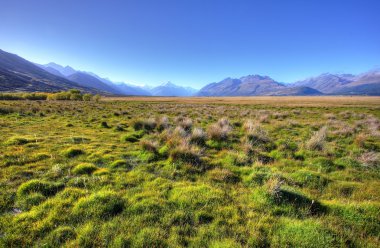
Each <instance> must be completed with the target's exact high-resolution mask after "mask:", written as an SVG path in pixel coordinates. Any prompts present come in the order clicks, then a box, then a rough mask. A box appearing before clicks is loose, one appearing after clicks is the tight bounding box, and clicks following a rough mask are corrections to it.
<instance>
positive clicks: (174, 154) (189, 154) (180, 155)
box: [170, 143, 202, 165]
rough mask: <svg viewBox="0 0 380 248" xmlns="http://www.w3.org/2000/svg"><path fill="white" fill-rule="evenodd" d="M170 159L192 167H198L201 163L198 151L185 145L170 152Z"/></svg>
mask: <svg viewBox="0 0 380 248" xmlns="http://www.w3.org/2000/svg"><path fill="white" fill-rule="evenodd" d="M170 158H171V160H172V161H174V162H176V161H180V162H184V163H189V164H192V165H200V164H201V162H202V161H201V152H200V150H199V149H197V148H195V147H193V146H190V145H188V144H186V143H184V144H182V145H180V146H178V147H176V148H174V149H173V150H171V151H170Z"/></svg>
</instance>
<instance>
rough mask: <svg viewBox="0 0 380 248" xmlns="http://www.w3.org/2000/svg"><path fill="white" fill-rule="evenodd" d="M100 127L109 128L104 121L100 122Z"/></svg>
mask: <svg viewBox="0 0 380 248" xmlns="http://www.w3.org/2000/svg"><path fill="white" fill-rule="evenodd" d="M100 127H102V128H110V126H109V125H108V123H107V122H106V121H102V122H101V123H100Z"/></svg>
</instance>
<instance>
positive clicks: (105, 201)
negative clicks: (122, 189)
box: [73, 191, 124, 219]
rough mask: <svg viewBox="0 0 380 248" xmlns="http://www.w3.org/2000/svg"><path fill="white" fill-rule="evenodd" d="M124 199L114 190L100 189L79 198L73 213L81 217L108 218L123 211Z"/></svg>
mask: <svg viewBox="0 0 380 248" xmlns="http://www.w3.org/2000/svg"><path fill="white" fill-rule="evenodd" d="M123 209H124V201H123V199H122V198H121V197H120V196H119V195H118V194H116V193H115V192H112V191H100V192H97V193H94V194H92V195H90V196H88V197H84V198H81V199H79V200H78V201H77V202H76V203H75V205H74V207H73V215H74V216H75V217H77V218H79V219H81V218H102V219H107V218H110V217H112V216H115V215H117V214H119V213H121V212H122V211H123Z"/></svg>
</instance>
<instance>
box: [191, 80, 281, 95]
mask: <svg viewBox="0 0 380 248" xmlns="http://www.w3.org/2000/svg"><path fill="white" fill-rule="evenodd" d="M285 88H286V86H284V85H283V84H280V83H278V82H276V81H274V80H273V79H272V78H270V77H268V76H260V75H249V76H246V77H241V78H240V79H233V78H226V79H224V80H222V81H220V82H219V83H212V84H209V85H206V86H205V87H203V88H202V89H201V90H200V91H199V92H198V93H197V96H258V95H272V94H274V93H275V92H276V91H278V90H283V89H285Z"/></svg>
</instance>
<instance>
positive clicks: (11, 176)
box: [0, 101, 380, 247]
mask: <svg viewBox="0 0 380 248" xmlns="http://www.w3.org/2000/svg"><path fill="white" fill-rule="evenodd" d="M0 109H2V110H4V111H0V133H1V141H0V185H1V194H0V207H1V208H0V246H2V247H31V246H35V247H43V246H46V247H59V246H66V247H94V246H95V247H182V246H190V247H268V246H270V247H347V246H348V247H379V246H380V235H379V233H380V164H379V163H380V162H379V152H380V135H379V132H380V121H379V118H380V107H379V106H377V105H370V106H368V107H365V106H362V105H360V106H356V105H355V104H354V103H353V104H352V105H349V104H348V105H347V106H330V105H326V106H321V105H320V104H318V106H313V105H310V104H308V105H304V106H303V105H302V104H298V105H297V106H288V105H287V106H283V107H281V106H274V105H270V104H268V105H265V104H260V105H234V104H217V103H211V102H209V103H194V104H193V103H189V102H187V103H180V102H175V103H170V102H166V103H165V102H138V101H134V102H129V101H100V102H74V101H67V102H66V101H65V102H55V101H1V102H0ZM5 110H6V111H5ZM104 123H106V124H107V125H105V124H104ZM195 129H197V130H196V131H194V130H195ZM324 129H326V130H327V131H326V133H325V130H324ZM202 130H203V131H202ZM321 130H322V131H321ZM310 140H312V142H313V146H311V145H309V144H310V142H311V141H310ZM313 147H315V149H314V148H313Z"/></svg>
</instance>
